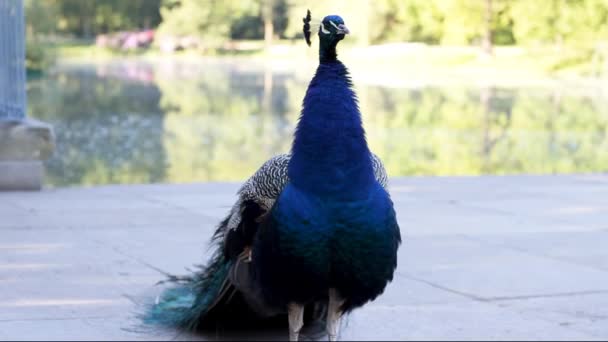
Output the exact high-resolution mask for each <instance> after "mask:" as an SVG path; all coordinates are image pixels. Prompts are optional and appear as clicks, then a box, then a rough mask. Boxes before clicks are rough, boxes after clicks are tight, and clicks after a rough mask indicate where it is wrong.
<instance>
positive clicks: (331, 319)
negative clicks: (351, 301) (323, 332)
mask: <svg viewBox="0 0 608 342" xmlns="http://www.w3.org/2000/svg"><path fill="white" fill-rule="evenodd" d="M343 303H344V299H342V297H340V295H339V294H338V291H336V289H329V305H328V308H327V325H326V328H327V335H328V336H329V340H330V341H337V339H338V328H339V327H340V318H342V310H341V308H340V307H341V306H342V304H343Z"/></svg>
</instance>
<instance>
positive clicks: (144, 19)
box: [25, 0, 161, 38]
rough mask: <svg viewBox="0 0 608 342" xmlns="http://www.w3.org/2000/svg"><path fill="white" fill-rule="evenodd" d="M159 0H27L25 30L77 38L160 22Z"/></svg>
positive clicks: (32, 32) (91, 36) (147, 26)
mask: <svg viewBox="0 0 608 342" xmlns="http://www.w3.org/2000/svg"><path fill="white" fill-rule="evenodd" d="M160 3H161V0H26V1H25V9H26V19H27V24H28V33H30V34H37V35H50V34H63V35H71V36H74V37H78V38H93V37H94V36H95V35H97V34H100V33H106V32H114V31H119V30H134V29H143V28H153V27H156V26H157V25H158V24H159V23H160V13H159V7H160Z"/></svg>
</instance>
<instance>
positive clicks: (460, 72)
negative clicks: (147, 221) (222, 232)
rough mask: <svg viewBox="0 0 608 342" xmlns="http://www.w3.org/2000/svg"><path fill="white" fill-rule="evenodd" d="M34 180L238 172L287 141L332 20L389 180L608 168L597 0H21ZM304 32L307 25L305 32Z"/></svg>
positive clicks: (605, 46)
mask: <svg viewBox="0 0 608 342" xmlns="http://www.w3.org/2000/svg"><path fill="white" fill-rule="evenodd" d="M25 4H26V22H27V67H28V100H29V108H28V115H30V116H32V117H35V118H38V119H42V120H44V121H47V122H50V123H51V124H53V126H54V128H55V132H56V135H57V150H56V151H55V155H54V156H53V157H52V158H51V160H49V161H48V162H47V179H46V184H49V185H50V186H52V187H64V186H80V185H100V184H115V183H156V182H167V183H180V182H201V181H238V180H244V179H245V178H247V177H248V176H249V175H250V174H251V173H252V172H254V171H255V170H256V169H257V168H258V167H259V166H260V165H261V164H262V163H263V162H264V161H265V160H266V159H268V158H269V157H271V156H272V155H275V154H278V153H284V152H288V151H289V148H290V145H291V139H292V133H293V130H294V128H295V125H296V122H297V118H298V115H299V110H300V105H301V101H302V98H303V96H304V93H305V91H306V87H307V85H308V82H309V81H310V79H311V77H312V75H313V73H314V70H315V68H316V66H317V63H318V60H317V53H318V51H317V43H318V40H317V39H316V36H314V37H313V45H312V47H311V48H309V47H308V46H306V43H305V42H304V40H303V38H302V33H301V30H302V17H303V16H304V15H305V14H306V9H307V8H310V9H311V11H312V16H313V22H315V21H316V23H317V24H318V22H319V21H320V20H321V19H322V18H323V17H324V16H325V15H328V14H338V15H340V16H342V17H343V18H344V20H345V22H346V25H347V26H348V27H349V29H350V31H351V33H352V35H351V36H349V37H347V38H346V39H345V40H344V41H343V42H342V43H341V44H340V46H339V50H338V53H339V56H340V59H341V60H342V61H343V62H344V63H345V64H346V65H347V66H348V67H349V68H350V69H351V73H352V76H353V80H354V83H355V85H356V90H357V92H358V95H359V99H360V106H361V110H362V113H363V117H364V123H365V127H366V130H367V137H368V142H369V144H370V147H371V149H372V150H373V151H374V152H375V153H377V154H378V155H379V156H380V157H381V158H382V159H383V160H384V162H385V164H386V166H387V168H388V172H389V174H390V175H391V176H393V177H394V176H410V175H479V174H553V173H574V172H576V173H587V172H606V171H608V87H606V86H607V85H608V0H542V1H540V0H539V1H531V0H407V1H404V0H374V1H372V0H348V1H347V0H333V1H324V2H319V1H302V0H251V1H236V0H222V1H219V0H218V1H212V0H211V1H209V0H128V1H125V0H26V1H25ZM316 29H317V28H316V27H315V30H316Z"/></svg>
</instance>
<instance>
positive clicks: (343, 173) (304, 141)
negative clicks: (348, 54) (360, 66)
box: [288, 59, 374, 197]
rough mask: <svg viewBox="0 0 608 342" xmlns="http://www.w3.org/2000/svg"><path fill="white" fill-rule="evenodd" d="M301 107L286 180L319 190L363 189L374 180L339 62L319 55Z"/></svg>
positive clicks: (349, 87) (354, 105) (345, 73)
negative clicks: (320, 57) (319, 60)
mask: <svg viewBox="0 0 608 342" xmlns="http://www.w3.org/2000/svg"><path fill="white" fill-rule="evenodd" d="M302 107H303V108H302V113H301V116H300V120H299V123H298V126H297V129H296V133H295V138H294V142H293V146H292V157H291V161H290V163H289V169H288V170H289V171H288V172H289V178H290V182H291V183H292V184H293V185H294V186H296V187H298V188H301V189H305V190H306V191H310V192H312V193H316V194H320V195H328V196H331V195H336V196H347V197H352V196H357V194H361V195H364V194H365V193H366V192H367V191H368V189H369V186H370V185H371V184H373V182H374V176H373V169H372V164H371V159H370V152H369V149H368V146H367V142H366V141H365V131H364V130H363V125H362V121H361V113H360V111H359V106H358V104H357V98H356V95H355V93H354V91H353V89H352V83H351V80H350V76H349V74H348V70H347V69H346V67H345V66H344V64H342V63H341V62H340V61H338V60H336V59H334V60H331V61H323V60H322V61H321V64H320V65H319V67H318V69H317V72H316V74H315V76H314V77H313V79H312V81H311V82H310V85H309V86H308V90H307V92H306V96H305V97H304V102H303V106H302Z"/></svg>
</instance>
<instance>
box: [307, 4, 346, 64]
mask: <svg viewBox="0 0 608 342" xmlns="http://www.w3.org/2000/svg"><path fill="white" fill-rule="evenodd" d="M302 20H303V21H304V30H303V31H304V39H306V44H308V46H310V35H311V32H310V22H311V20H312V19H311V16H310V10H308V11H307V12H306V17H304V18H303V19H302ZM349 33H350V31H349V30H348V28H347V27H346V25H344V20H343V19H342V18H341V17H340V16H338V15H328V16H327V17H325V18H323V21H321V24H320V25H319V58H320V60H321V62H324V61H333V60H335V59H336V56H337V54H336V45H338V42H339V41H341V40H342V39H344V36H345V35H347V34H349Z"/></svg>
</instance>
